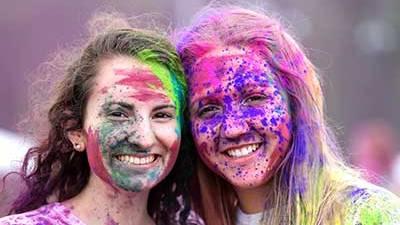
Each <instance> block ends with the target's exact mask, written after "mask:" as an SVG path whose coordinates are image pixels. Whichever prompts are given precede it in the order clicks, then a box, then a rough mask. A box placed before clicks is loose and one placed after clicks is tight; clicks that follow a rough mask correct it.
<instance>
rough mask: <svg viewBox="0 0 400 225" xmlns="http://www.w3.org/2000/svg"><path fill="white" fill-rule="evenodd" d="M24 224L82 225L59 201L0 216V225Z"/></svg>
mask: <svg viewBox="0 0 400 225" xmlns="http://www.w3.org/2000/svg"><path fill="white" fill-rule="evenodd" d="M17 224H19V225H24V224H31V225H32V224H33V225H34V224H37V225H39V224H40V225H42V224H55V225H57V224H79V225H84V224H83V223H82V222H80V221H79V219H78V218H76V217H75V216H73V215H72V214H71V211H70V210H69V209H67V208H65V207H64V206H63V205H62V204H60V203H51V204H48V205H44V206H42V207H40V208H38V209H35V210H32V211H29V212H25V213H21V214H14V215H10V216H6V217H3V218H0V225H17Z"/></svg>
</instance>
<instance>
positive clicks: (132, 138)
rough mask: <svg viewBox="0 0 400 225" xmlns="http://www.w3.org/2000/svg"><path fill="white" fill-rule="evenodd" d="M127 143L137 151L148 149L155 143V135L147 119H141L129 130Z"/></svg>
mask: <svg viewBox="0 0 400 225" xmlns="http://www.w3.org/2000/svg"><path fill="white" fill-rule="evenodd" d="M130 130H131V132H130V135H129V137H128V142H129V143H131V144H132V145H134V146H135V147H137V148H138V149H139V150H146V149H150V148H151V147H152V146H153V145H154V143H155V139H156V138H155V135H154V131H153V129H152V126H151V124H150V119H149V118H141V119H140V120H138V121H137V122H136V124H135V125H134V126H132V128H131V129H130Z"/></svg>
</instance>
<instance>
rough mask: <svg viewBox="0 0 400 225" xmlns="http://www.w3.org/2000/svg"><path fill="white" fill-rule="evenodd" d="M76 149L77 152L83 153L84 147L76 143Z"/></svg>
mask: <svg viewBox="0 0 400 225" xmlns="http://www.w3.org/2000/svg"><path fill="white" fill-rule="evenodd" d="M74 148H75V150H77V151H82V149H81V148H82V147H81V145H80V144H78V143H75V144H74Z"/></svg>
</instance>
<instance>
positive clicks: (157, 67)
mask: <svg viewBox="0 0 400 225" xmlns="http://www.w3.org/2000/svg"><path fill="white" fill-rule="evenodd" d="M137 58H138V59H139V60H140V61H141V62H143V63H145V64H146V65H148V66H149V67H150V69H151V71H152V72H153V73H154V74H155V75H156V76H157V78H158V79H160V81H161V83H162V84H163V87H164V88H165V90H166V92H167V95H168V97H169V98H171V99H172V101H173V102H174V104H175V107H176V111H177V118H178V127H179V128H180V127H182V123H183V115H182V111H183V107H184V106H183V105H182V103H183V102H184V97H185V96H183V93H184V91H183V90H180V89H181V88H182V87H181V86H180V85H179V81H178V76H177V74H174V73H173V72H171V71H169V70H168V68H166V67H165V66H164V65H162V64H161V63H160V62H157V61H156V60H155V59H157V58H158V55H157V53H155V52H153V51H152V50H150V49H145V50H142V51H140V52H138V53H137Z"/></svg>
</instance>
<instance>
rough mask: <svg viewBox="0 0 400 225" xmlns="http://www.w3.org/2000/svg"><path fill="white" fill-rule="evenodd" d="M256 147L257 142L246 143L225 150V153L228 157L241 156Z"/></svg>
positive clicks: (253, 150) (251, 151)
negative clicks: (239, 146)
mask: <svg viewBox="0 0 400 225" xmlns="http://www.w3.org/2000/svg"><path fill="white" fill-rule="evenodd" d="M258 147H259V144H252V145H246V146H243V147H241V148H235V149H230V150H228V151H227V154H228V155H229V156H230V157H243V156H247V155H250V154H251V153H253V152H255V151H256V150H257V148H258Z"/></svg>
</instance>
